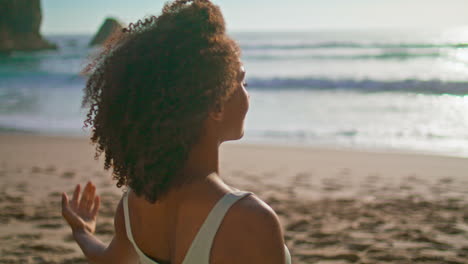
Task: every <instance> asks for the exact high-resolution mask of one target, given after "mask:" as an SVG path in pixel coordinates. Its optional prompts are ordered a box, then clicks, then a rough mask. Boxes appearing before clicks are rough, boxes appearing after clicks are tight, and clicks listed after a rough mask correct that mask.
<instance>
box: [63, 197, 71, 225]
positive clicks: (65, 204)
mask: <svg viewBox="0 0 468 264" xmlns="http://www.w3.org/2000/svg"><path fill="white" fill-rule="evenodd" d="M69 214H70V206H69V202H68V196H67V194H66V193H65V192H63V193H62V216H63V217H64V218H65V219H67V218H68V216H69ZM67 220H68V219H67Z"/></svg>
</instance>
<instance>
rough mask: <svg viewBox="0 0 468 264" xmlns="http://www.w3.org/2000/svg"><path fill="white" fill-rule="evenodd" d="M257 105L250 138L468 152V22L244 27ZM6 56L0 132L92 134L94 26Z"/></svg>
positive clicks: (1, 64) (0, 72)
mask: <svg viewBox="0 0 468 264" xmlns="http://www.w3.org/2000/svg"><path fill="white" fill-rule="evenodd" d="M231 35H232V36H233V37H234V38H235V39H236V40H237V41H238V42H239V44H240V45H241V48H242V52H243V54H242V61H243V63H244V65H245V68H246V71H247V82H248V84H249V86H248V87H247V89H248V90H249V92H250V95H251V107H250V110H249V113H248V115H247V120H246V131H245V136H244V139H243V141H245V142H250V143H273V144H286V145H308V146H321V147H334V148H355V149H366V150H378V151H382V150H389V151H415V152H424V153H432V154H442V155H450V156H463V157H468V28H465V29H463V28H459V29H450V30H444V31H443V30H439V31H415V30H413V31H409V30H403V31H389V30H386V31H375V30H374V31H316V32H263V33H259V32H235V33H232V34H231ZM46 38H48V39H49V40H50V41H52V42H54V43H57V44H58V45H59V47H60V49H59V50H57V51H45V52H36V53H19V52H18V53H14V54H12V55H10V56H8V57H0V131H18V132H31V133H42V134H54V135H57V134H58V135H73V136H80V135H87V134H88V133H89V131H86V130H83V129H82V125H83V120H84V117H85V112H86V110H85V109H81V108H80V105H81V98H82V96H83V87H84V85H85V82H86V80H85V78H84V77H82V76H80V75H79V72H80V71H81V69H82V68H83V67H84V66H85V64H86V62H87V58H88V56H89V55H90V54H92V53H94V52H97V51H98V50H97V49H96V48H88V47H87V43H88V42H89V40H90V38H91V35H54V36H46Z"/></svg>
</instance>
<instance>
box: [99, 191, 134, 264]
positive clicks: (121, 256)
mask: <svg viewBox="0 0 468 264" xmlns="http://www.w3.org/2000/svg"><path fill="white" fill-rule="evenodd" d="M114 228H115V233H114V237H113V239H112V241H111V243H110V244H109V246H108V247H107V249H106V255H107V256H108V257H109V258H108V259H112V262H111V263H137V262H138V255H137V253H136V252H135V249H134V247H133V244H132V243H131V242H130V240H128V238H127V232H126V229H125V216H124V210H123V199H120V202H119V204H118V206H117V210H116V211H115V217H114Z"/></svg>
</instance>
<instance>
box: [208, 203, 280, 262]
mask: <svg viewBox="0 0 468 264" xmlns="http://www.w3.org/2000/svg"><path fill="white" fill-rule="evenodd" d="M218 236H219V237H218ZM215 241H217V242H219V243H215V244H214V245H213V248H212V256H213V260H215V261H213V262H212V263H226V264H234V263H273V264H274V263H278V264H280V263H284V259H285V252H284V238H283V231H282V228H281V223H280V221H279V218H278V216H277V214H276V213H275V211H274V210H273V209H272V208H271V207H270V206H269V205H268V204H266V203H265V202H264V201H262V200H261V199H260V198H258V197H257V196H256V195H254V194H253V195H248V196H246V197H244V198H242V199H240V200H239V201H237V202H236V203H235V204H234V205H233V206H232V207H231V208H230V209H229V211H228V213H227V214H226V216H225V218H224V220H223V223H222V225H221V227H220V229H219V230H218V234H217V239H216V240H215Z"/></svg>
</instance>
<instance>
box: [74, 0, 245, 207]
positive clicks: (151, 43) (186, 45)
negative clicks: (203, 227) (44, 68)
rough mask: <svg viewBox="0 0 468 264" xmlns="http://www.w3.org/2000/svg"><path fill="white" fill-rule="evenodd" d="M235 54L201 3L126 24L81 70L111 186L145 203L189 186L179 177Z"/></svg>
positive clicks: (212, 8)
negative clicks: (86, 76)
mask: <svg viewBox="0 0 468 264" xmlns="http://www.w3.org/2000/svg"><path fill="white" fill-rule="evenodd" d="M239 57H240V49H239V47H238V45H237V43H236V42H235V41H234V40H232V39H231V38H230V37H229V36H228V35H227V34H226V29H225V22H224V18H223V16H222V14H221V11H220V9H219V7H218V6H216V5H214V4H213V3H211V2H210V1H209V0H192V1H190V0H188V1H187V0H176V1H174V2H172V3H166V4H165V5H164V8H163V11H162V14H161V15H160V16H158V17H156V16H152V17H150V18H146V19H145V20H144V21H141V20H139V21H138V22H137V23H135V24H133V23H132V24H130V25H129V26H128V28H126V29H124V30H123V32H122V33H120V34H118V35H117V36H114V38H113V39H112V40H111V41H110V42H108V43H107V44H106V45H105V48H104V49H103V51H102V52H101V53H100V54H99V55H98V56H97V58H95V59H94V60H93V61H92V62H91V63H90V64H89V65H88V66H87V67H86V68H85V69H84V72H85V73H88V74H89V79H88V80H87V83H86V87H85V89H84V91H85V95H84V98H83V102H82V107H89V111H88V113H87V119H86V120H85V122H84V127H90V126H91V128H92V129H91V141H92V143H94V144H96V153H95V158H96V159H97V158H98V157H99V156H100V155H101V154H102V152H104V153H105V163H104V169H106V170H108V169H109V168H111V167H112V168H113V178H114V179H115V180H117V184H116V185H117V187H119V188H120V187H122V186H129V187H130V188H132V190H133V191H134V192H135V193H136V194H137V195H138V196H143V197H144V198H145V199H146V200H148V201H149V202H152V203H154V202H156V200H157V199H159V198H161V197H163V196H164V195H165V194H167V193H168V191H169V190H170V189H171V188H174V187H178V186H181V185H183V184H185V183H188V182H190V180H191V177H190V175H182V169H183V168H184V165H185V163H186V161H187V159H188V156H189V152H190V149H191V147H192V146H193V145H194V144H195V143H197V141H198V140H199V138H200V135H201V132H202V128H203V122H204V120H205V119H206V118H207V117H208V114H209V112H210V111H212V110H214V109H217V108H218V107H219V106H220V105H221V104H223V103H224V102H225V101H226V100H227V99H228V98H229V96H230V95H231V94H232V93H233V91H234V90H235V87H236V82H237V80H238V75H239V74H240V72H239V69H240V67H241V62H240V60H239Z"/></svg>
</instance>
